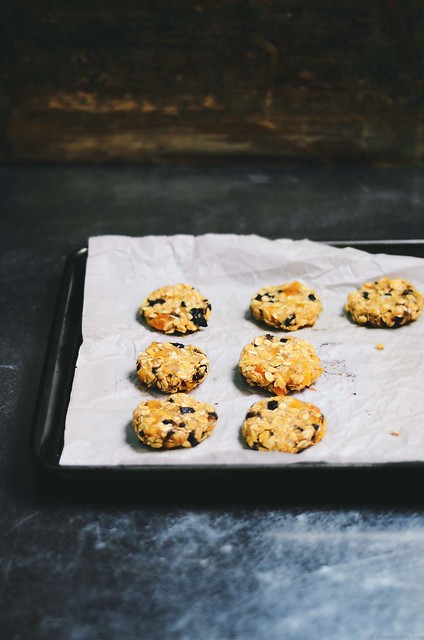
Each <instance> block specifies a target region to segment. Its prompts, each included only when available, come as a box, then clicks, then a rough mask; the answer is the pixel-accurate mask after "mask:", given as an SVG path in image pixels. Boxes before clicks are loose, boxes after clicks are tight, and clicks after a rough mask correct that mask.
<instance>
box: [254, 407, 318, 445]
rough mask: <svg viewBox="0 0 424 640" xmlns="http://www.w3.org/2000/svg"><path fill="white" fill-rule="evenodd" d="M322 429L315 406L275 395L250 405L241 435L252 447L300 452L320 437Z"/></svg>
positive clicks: (315, 442)
mask: <svg viewBox="0 0 424 640" xmlns="http://www.w3.org/2000/svg"><path fill="white" fill-rule="evenodd" d="M325 429H326V421H325V417H324V416H323V414H322V413H321V411H320V409H318V407H315V406H314V405H313V404H309V403H307V402H302V401H301V400H297V398H281V397H278V396H277V397H275V398H271V399H270V400H260V401H259V402H255V404H253V405H252V406H251V407H250V409H249V412H248V414H247V415H246V419H245V421H244V422H243V427H242V434H243V437H244V439H245V441H246V443H247V444H248V445H249V447H251V448H252V449H256V450H258V451H285V452H287V453H299V452H300V451H302V450H303V449H306V448H307V447H311V446H312V445H314V444H317V442H319V441H320V440H322V438H323V437H324V434H325Z"/></svg>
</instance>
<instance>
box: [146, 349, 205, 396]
mask: <svg viewBox="0 0 424 640" xmlns="http://www.w3.org/2000/svg"><path fill="white" fill-rule="evenodd" d="M208 371H209V360H208V357H207V356H206V353H205V352H204V351H203V350H202V349H200V347H196V346H193V345H191V344H187V345H184V344H181V343H180V342H152V344H151V345H150V346H148V347H147V349H146V350H145V351H143V352H142V353H140V354H139V356H138V358H137V375H138V377H139V379H140V381H141V382H143V383H144V384H145V385H147V386H148V387H154V386H155V387H157V388H158V389H160V390H161V391H165V392H166V393H176V392H177V391H191V389H194V388H195V387H197V385H198V384H200V383H201V382H203V380H204V379H205V378H206V376H207V375H208Z"/></svg>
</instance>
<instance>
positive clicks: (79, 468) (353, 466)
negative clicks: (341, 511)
mask: <svg viewBox="0 0 424 640" xmlns="http://www.w3.org/2000/svg"><path fill="white" fill-rule="evenodd" d="M314 242H319V243H320V244H327V245H330V246H335V247H351V248H359V249H361V250H364V251H366V250H367V247H368V249H369V248H374V249H379V248H380V247H381V249H384V247H386V248H388V247H394V248H399V249H401V247H402V246H408V247H409V248H411V247H414V246H417V247H420V248H421V247H423V246H424V239H405V240H385V239H380V240H363V239H358V240H328V241H324V240H321V241H314ZM421 251H422V252H423V256H422V257H424V251H423V249H422V248H421ZM375 252H376V251H371V253H375ZM412 255H415V254H412ZM87 256H88V247H87V246H83V247H80V248H79V249H76V250H75V251H73V252H72V253H71V254H70V255H69V256H68V257H67V260H66V263H65V267H64V270H63V274H62V279H61V284H60V289H59V294H58V297H57V302H56V307H55V311H54V315H53V320H52V324H51V329H50V335H49V340H48V345H47V349H46V355H45V359H44V364H43V368H42V374H41V380H40V384H39V389H38V394H37V403H36V408H35V412H34V419H33V422H32V428H31V434H30V455H31V459H32V461H33V463H34V464H35V466H36V468H37V470H39V471H41V472H44V473H47V474H48V475H50V476H51V475H53V476H55V477H58V478H62V479H72V480H84V481H90V480H96V481H99V480H100V481H116V480H119V481H121V480H122V481H128V480H129V481H131V482H132V481H135V480H137V479H144V480H145V479H146V476H147V477H149V478H150V477H153V478H155V479H166V478H168V477H174V478H176V477H179V478H184V477H186V476H188V477H190V478H191V479H192V480H193V478H194V476H195V477H201V478H204V477H207V476H211V474H214V475H215V474H216V473H219V475H220V477H223V476H226V475H228V474H231V476H232V477H233V476H234V475H235V474H236V475H237V476H241V477H243V478H244V477H246V476H247V475H251V474H252V473H255V474H258V473H262V474H264V473H265V474H267V475H268V476H275V475H276V474H278V475H279V476H280V474H295V477H297V476H298V474H300V473H302V474H306V475H308V474H310V473H313V474H315V473H317V472H318V473H319V474H320V475H330V476H331V475H334V474H336V475H337V476H338V475H340V474H343V473H349V474H355V473H360V474H361V475H362V474H363V473H364V472H371V473H372V474H373V475H375V474H376V473H379V474H380V473H386V472H389V473H390V472H391V471H394V470H396V471H400V470H402V471H406V472H410V471H412V472H415V471H420V472H421V471H422V470H423V469H424V461H419V460H417V461H414V460H411V461H402V462H384V463H375V462H366V463H349V464H347V463H325V462H302V461H299V462H296V463H293V464H281V465H267V464H266V463H264V464H255V465H251V464H243V465H233V464H226V465H217V464H214V465H211V464H204V465H203V464H202V465H199V464H193V465H184V466H181V465H175V464H166V465H152V464H149V465H144V466H143V465H132V464H130V465H60V464H59V460H60V455H61V453H62V448H63V438H64V431H65V419H66V414H67V409H68V404H69V398H70V393H71V388H72V381H73V377H74V372H75V365H76V360H77V357H78V351H79V347H80V345H81V342H82V333H81V320H82V305H83V291H84V278H85V267H86V261H87ZM416 257H421V256H416ZM75 320H77V326H75ZM69 355H71V357H72V360H73V365H72V367H71V368H69V367H68V368H66V367H65V368H64V367H63V362H62V361H63V359H64V358H66V357H67V356H68V357H69ZM63 386H65V387H66V401H65V404H64V405H61V404H60V401H59V394H55V393H54V391H55V389H57V390H61V391H62V392H63ZM62 395H63V393H62ZM58 413H59V416H60V417H61V419H60V424H59V425H56V426H55V425H54V424H53V423H54V422H55V421H57V414H58Z"/></svg>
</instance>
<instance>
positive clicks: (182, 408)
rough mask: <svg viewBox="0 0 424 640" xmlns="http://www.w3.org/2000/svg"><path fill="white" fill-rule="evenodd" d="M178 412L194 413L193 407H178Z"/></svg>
mask: <svg viewBox="0 0 424 640" xmlns="http://www.w3.org/2000/svg"><path fill="white" fill-rule="evenodd" d="M180 413H183V414H184V413H194V409H193V407H180Z"/></svg>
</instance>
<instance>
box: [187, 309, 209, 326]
mask: <svg viewBox="0 0 424 640" xmlns="http://www.w3.org/2000/svg"><path fill="white" fill-rule="evenodd" d="M190 313H191V319H192V320H193V322H194V324H195V325H197V326H198V327H207V326H208V323H207V322H206V320H205V317H204V313H205V310H204V309H192V310H191V311H190Z"/></svg>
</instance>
